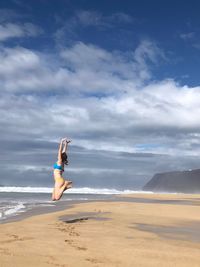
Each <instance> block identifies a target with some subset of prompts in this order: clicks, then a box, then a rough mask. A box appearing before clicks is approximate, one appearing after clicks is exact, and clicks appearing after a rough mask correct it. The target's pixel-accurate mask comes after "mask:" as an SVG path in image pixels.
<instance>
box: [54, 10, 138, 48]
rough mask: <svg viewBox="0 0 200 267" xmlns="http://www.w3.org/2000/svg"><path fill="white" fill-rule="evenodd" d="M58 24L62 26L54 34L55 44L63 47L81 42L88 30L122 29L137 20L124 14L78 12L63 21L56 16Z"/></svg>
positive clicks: (90, 11)
mask: <svg viewBox="0 0 200 267" xmlns="http://www.w3.org/2000/svg"><path fill="white" fill-rule="evenodd" d="M55 19H56V21H57V23H58V24H59V25H60V26H59V28H58V29H57V31H56V33H55V34H54V38H55V42H56V44H57V46H58V47H63V46H64V45H65V44H66V43H67V44H71V43H74V42H77V41H79V38H80V36H81V35H82V33H84V34H85V35H86V36H87V32H88V29H93V30H95V31H99V32H101V31H107V30H111V29H112V30H113V29H114V28H117V29H118V30H119V29H120V28H122V26H123V25H125V24H130V25H131V24H133V23H134V22H135V19H134V18H133V17H132V16H130V15H128V14H126V13H123V12H117V13H113V14H111V15H108V16H105V15H103V14H102V13H100V12H98V11H92V10H77V11H75V13H74V14H73V15H72V16H71V17H70V18H68V19H67V20H66V19H65V18H63V20H61V19H60V17H59V18H58V17H57V16H55Z"/></svg>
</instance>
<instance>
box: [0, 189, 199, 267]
mask: <svg viewBox="0 0 200 267" xmlns="http://www.w3.org/2000/svg"><path fill="white" fill-rule="evenodd" d="M0 240H1V242H0V266H1V267H8V266H9V267H12V266H13V267H18V266H19V267H23V266H30V267H31V266H34V267H35V266H37V267H46V266H59V267H79V266H80V267H86V266H87V267H90V266H105V267H109V266H114V267H118V266H120V267H121V266H123V267H124V266H125V267H126V266H130V267H132V266H137V267H140V266H141V267H143V266H144V267H148V266H152V267H155V266H159V267H160V266H161V267H162V266H163V267H165V266H166V267H170V266H173V267H174V266H180V267H185V266H188V267H189V266H192V267H196V266H198V267H199V266H200V265H199V251H200V195H184V194H182V195H168V194H135V195H129V196H121V197H119V198H118V199H117V200H116V201H98V202H88V203H80V204H76V205H73V206H68V207H67V209H65V210H61V211H57V212H55V213H48V214H38V215H34V216H32V217H28V218H25V219H24V218H23V220H20V221H14V222H9V223H6V224H1V225H0Z"/></svg>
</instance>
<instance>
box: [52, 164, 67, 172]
mask: <svg viewBox="0 0 200 267" xmlns="http://www.w3.org/2000/svg"><path fill="white" fill-rule="evenodd" d="M53 167H54V169H57V170H60V171H64V170H63V168H62V166H61V165H58V164H57V163H55V164H54V165H53Z"/></svg>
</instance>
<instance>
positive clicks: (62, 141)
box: [61, 137, 71, 144]
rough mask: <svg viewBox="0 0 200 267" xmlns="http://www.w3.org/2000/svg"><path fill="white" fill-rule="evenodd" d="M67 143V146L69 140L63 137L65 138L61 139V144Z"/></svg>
mask: <svg viewBox="0 0 200 267" xmlns="http://www.w3.org/2000/svg"><path fill="white" fill-rule="evenodd" d="M65 142H66V143H67V144H69V143H71V140H67V138H66V137H65V138H62V139H61V143H65Z"/></svg>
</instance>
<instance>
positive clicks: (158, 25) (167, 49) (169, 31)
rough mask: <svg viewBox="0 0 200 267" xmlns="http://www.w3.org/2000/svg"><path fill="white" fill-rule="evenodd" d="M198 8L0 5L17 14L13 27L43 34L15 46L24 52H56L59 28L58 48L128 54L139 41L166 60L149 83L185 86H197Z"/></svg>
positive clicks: (120, 4) (113, 3)
mask: <svg viewBox="0 0 200 267" xmlns="http://www.w3.org/2000/svg"><path fill="white" fill-rule="evenodd" d="M199 5H200V4H199V3H198V1H191V2H190V3H189V2H186V3H181V4H180V1H163V2H161V1H155V0H154V1H124V2H123V1H98V2H97V1H73V2H72V1H64V0H60V1H57V2H55V1H44V0H41V1H1V3H0V7H1V8H2V9H10V10H12V11H13V12H16V13H17V14H18V17H17V19H18V21H20V22H26V21H27V20H28V21H29V22H30V23H33V24H35V25H38V26H39V27H41V28H42V30H43V33H42V34H41V35H40V36H37V38H31V40H30V39H29V38H24V39H23V40H20V43H21V44H23V45H25V46H26V47H27V48H31V49H36V50H38V49H39V50H41V51H44V50H45V51H48V50H50V51H55V50H56V40H55V33H56V31H57V30H58V29H59V28H63V33H62V40H57V42H59V44H57V45H69V44H72V43H73V42H76V41H82V42H84V43H90V44H94V45H97V46H100V47H102V48H104V49H106V50H108V51H112V50H120V51H131V50H133V49H135V48H136V47H137V46H138V43H139V42H140V41H141V40H143V39H148V40H150V41H153V42H155V43H156V44H157V45H158V46H159V47H160V48H161V49H162V50H163V53H164V55H165V60H164V58H163V59H162V60H160V61H159V63H157V65H156V66H153V67H152V68H153V70H154V76H153V78H154V79H156V80H157V79H158V80H161V79H164V78H173V79H175V80H176V81H178V82H180V83H181V84H187V85H190V86H196V85H198V84H199V82H200V80H199V75H198V65H199V63H200V59H199V53H200V41H199V34H200V30H199V28H200V27H199V26H200V22H199V14H198V10H199ZM19 14H20V15H19ZM11 17H12V16H11ZM11 17H10V18H11ZM15 18H16V17H15ZM15 18H13V21H15ZM11 19H12V18H11ZM67 25H68V26H69V27H67ZM69 28H70V29H69ZM6 43H7V44H8V45H13V44H18V43H19V40H17V39H13V38H12V40H11V39H9V40H7V41H6Z"/></svg>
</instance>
